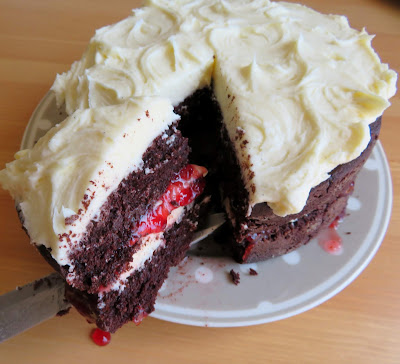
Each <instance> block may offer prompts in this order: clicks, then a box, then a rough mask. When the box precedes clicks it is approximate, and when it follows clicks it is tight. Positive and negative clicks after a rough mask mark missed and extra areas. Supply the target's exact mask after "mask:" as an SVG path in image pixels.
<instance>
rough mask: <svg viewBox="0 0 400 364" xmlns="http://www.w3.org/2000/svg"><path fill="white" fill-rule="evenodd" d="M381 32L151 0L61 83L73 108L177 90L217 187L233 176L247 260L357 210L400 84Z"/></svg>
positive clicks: (230, 190)
mask: <svg viewBox="0 0 400 364" xmlns="http://www.w3.org/2000/svg"><path fill="white" fill-rule="evenodd" d="M371 40H372V37H371V36H370V35H368V34H367V32H366V31H365V30H362V31H361V32H360V31H357V30H354V29H352V28H351V27H350V26H349V24H348V21H347V19H346V18H345V17H343V16H334V15H323V14H319V13H317V12H315V11H313V10H311V9H309V8H307V7H304V6H301V5H298V4H292V3H285V2H270V1H268V0H258V1H241V0H240V1H239V0H238V1H235V0H233V1H229V2H228V1H222V0H200V1H184V0H182V1H180V0H176V1H166V0H152V1H145V2H144V6H143V7H142V8H140V9H136V10H134V12H133V14H132V15H131V16H129V17H128V18H126V19H124V20H122V21H121V22H119V23H116V24H113V25H110V26H107V27H104V28H101V29H99V30H98V31H97V32H96V34H95V35H94V37H93V38H92V39H91V41H90V43H89V46H88V48H87V50H86V51H85V53H84V54H83V56H82V59H81V60H79V61H77V62H75V63H74V64H73V65H72V67H71V70H70V71H68V72H66V73H64V74H61V75H58V76H57V78H56V81H55V82H54V85H53V87H52V90H53V91H54V92H55V94H56V98H57V102H58V104H59V105H60V106H61V105H65V107H66V110H67V112H68V113H71V112H73V111H74V110H76V109H80V108H84V107H96V106H98V105H102V104H104V103H115V104H118V103H120V102H123V100H125V99H126V98H127V97H131V96H140V95H153V94H157V95H162V96H165V97H167V98H168V99H169V100H170V101H171V102H172V104H173V105H174V106H175V110H176V112H177V113H179V114H180V115H181V116H182V120H183V123H182V124H183V125H182V132H183V133H184V135H186V136H188V137H189V139H190V143H191V145H192V149H193V153H192V156H193V158H194V160H197V161H199V162H198V163H201V164H202V163H204V165H206V166H207V168H208V169H209V170H210V174H209V178H210V183H209V186H210V187H209V188H210V189H211V192H213V193H214V195H216V193H215V190H217V189H218V187H217V186H218V185H220V184H221V188H220V189H221V191H222V193H221V195H222V200H223V204H224V205H225V207H226V211H227V214H228V217H229V220H230V224H231V227H232V235H233V241H234V246H235V247H236V251H237V259H238V260H239V261H255V260H261V259H265V258H267V257H273V256H276V255H279V254H283V253H285V252H287V251H290V250H291V249H294V248H296V247H297V246H300V245H302V244H304V243H305V242H307V241H308V240H309V239H310V238H311V237H313V236H314V235H315V233H316V232H317V231H318V230H319V229H320V228H321V227H324V226H326V225H327V224H329V223H330V222H331V221H332V220H333V219H335V218H336V216H337V215H338V214H341V213H342V212H343V210H344V207H345V205H346V201H347V198H346V196H348V193H349V191H350V185H351V183H353V181H354V178H355V175H356V172H357V171H358V170H359V168H360V167H361V165H362V163H363V162H364V161H365V159H366V157H367V155H368V153H369V152H370V149H371V148H372V146H373V143H374V141H375V138H376V136H377V134H378V129H377V127H375V126H374V127H373V129H372V138H371V135H370V124H372V123H374V122H375V120H376V119H377V118H378V117H380V115H382V113H383V111H384V110H385V108H387V107H388V106H389V105H390V104H389V102H388V99H389V98H390V97H391V96H393V95H394V93H395V91H396V87H395V83H396V78H397V75H396V74H395V72H394V71H392V70H390V69H389V68H388V66H387V65H386V64H382V63H381V62H380V59H379V57H378V55H377V54H376V53H375V52H374V50H373V49H372V47H371ZM75 90H79V92H75ZM379 123H380V122H378V124H379ZM220 131H221V133H222V135H221V136H219V135H218V134H219V133H220ZM360 155H361V157H360ZM217 159H218V163H216V160H217ZM352 161H354V162H352ZM348 163H351V164H348ZM342 165H344V166H346V167H338V166H342ZM343 170H345V171H346V172H342V171H343ZM343 173H344V174H343ZM336 176H338V177H336ZM220 181H221V183H220ZM213 189H214V191H212V190H213ZM317 201H318V203H317ZM215 205H218V203H217V202H216V203H215Z"/></svg>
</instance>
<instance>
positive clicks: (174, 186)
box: [130, 164, 207, 245]
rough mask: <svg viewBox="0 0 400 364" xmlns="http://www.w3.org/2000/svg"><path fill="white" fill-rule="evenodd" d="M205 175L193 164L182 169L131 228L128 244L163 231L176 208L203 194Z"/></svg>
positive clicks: (204, 172) (204, 171)
mask: <svg viewBox="0 0 400 364" xmlns="http://www.w3.org/2000/svg"><path fill="white" fill-rule="evenodd" d="M206 174H207V169H206V168H204V167H200V166H196V165H194V164H188V165H187V166H186V167H184V168H182V169H181V170H180V171H179V173H178V174H177V175H176V176H175V178H174V179H173V180H172V181H171V183H170V185H169V186H168V188H167V190H166V191H165V192H164V194H163V196H162V197H161V199H160V200H159V201H158V202H157V203H156V205H155V207H154V208H153V209H152V210H151V211H149V212H147V213H146V214H145V215H144V216H143V217H142V218H141V219H140V221H139V222H138V223H137V224H136V226H135V227H134V228H133V234H132V240H131V241H130V244H131V245H133V244H135V243H136V242H137V241H138V240H139V239H140V238H141V237H143V236H146V235H148V234H152V233H160V232H162V231H164V229H165V228H166V226H167V222H168V216H169V214H170V213H171V212H172V211H173V210H175V209H176V208H178V207H181V206H186V205H188V204H190V203H191V202H193V201H194V200H195V198H196V197H197V196H199V195H200V194H201V193H202V192H203V190H204V186H205V181H204V176H205V175H206Z"/></svg>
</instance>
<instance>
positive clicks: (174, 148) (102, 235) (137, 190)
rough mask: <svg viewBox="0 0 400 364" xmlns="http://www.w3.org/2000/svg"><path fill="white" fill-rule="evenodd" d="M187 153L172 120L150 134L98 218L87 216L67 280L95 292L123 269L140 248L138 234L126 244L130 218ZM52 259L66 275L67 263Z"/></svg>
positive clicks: (143, 207)
mask: <svg viewBox="0 0 400 364" xmlns="http://www.w3.org/2000/svg"><path fill="white" fill-rule="evenodd" d="M167 136H168V137H167ZM188 154H189V147H188V143H187V139H186V138H184V137H182V135H181V133H180V132H179V131H178V130H176V126H171V127H170V128H169V130H167V131H166V132H165V133H163V135H160V136H159V137H157V138H156V139H155V140H154V142H153V143H152V145H151V146H150V147H149V148H148V149H147V151H146V152H145V154H144V155H143V161H144V165H143V167H142V169H140V170H138V171H135V172H132V173H131V174H130V175H129V176H128V177H126V178H125V179H124V180H123V181H121V183H120V184H119V186H118V188H117V190H116V191H114V192H113V193H112V194H111V195H110V196H109V197H108V199H107V202H106V203H105V204H104V205H103V206H102V210H101V213H100V218H99V219H98V220H97V221H91V223H90V224H89V226H88V228H87V233H86V235H85V237H84V238H83V239H82V241H81V243H80V246H79V247H77V249H76V250H74V251H72V252H71V254H70V259H71V261H73V262H75V267H74V273H75V276H74V278H73V280H72V282H70V284H72V285H73V286H74V287H75V288H77V289H79V290H86V291H88V292H89V293H94V292H97V291H98V289H99V288H100V287H101V286H104V287H106V286H107V285H108V284H110V283H112V282H113V281H114V280H115V277H116V276H118V275H119V274H121V273H122V272H124V271H125V270H126V269H127V267H128V265H129V262H130V261H131V260H132V254H133V253H134V252H135V251H136V250H137V249H139V248H140V242H141V241H140V240H139V242H138V243H136V244H134V245H133V246H131V245H130V244H129V241H130V239H131V234H132V227H133V226H134V223H135V221H138V220H140V218H141V217H142V216H143V215H144V214H145V213H146V211H147V210H148V209H149V208H150V207H151V206H152V205H153V204H154V203H155V202H156V201H158V200H159V199H160V197H161V195H162V194H163V193H164V191H165V189H166V188H167V187H168V184H169V183H170V181H171V180H172V179H173V177H174V175H175V174H176V173H177V172H179V170H180V169H181V168H182V167H183V166H185V165H186V164H187V162H188ZM39 251H40V252H41V253H42V254H43V255H44V256H45V257H46V259H47V260H49V258H50V257H51V255H50V254H47V253H46V248H44V247H43V246H42V247H39ZM51 260H52V259H51ZM52 265H53V266H54V267H55V268H56V269H57V270H58V271H59V272H60V273H61V274H62V275H63V276H64V277H67V275H68V269H69V267H68V265H66V266H58V264H54V262H53V264H52Z"/></svg>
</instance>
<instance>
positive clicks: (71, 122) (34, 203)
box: [0, 97, 178, 265]
mask: <svg viewBox="0 0 400 364" xmlns="http://www.w3.org/2000/svg"><path fill="white" fill-rule="evenodd" d="M177 119H178V116H177V115H176V114H174V113H173V108H172V105H171V104H170V102H169V101H168V100H167V99H163V98H154V97H143V98H138V99H135V100H129V101H128V102H126V103H124V104H121V105H114V106H105V107H100V108H97V109H86V110H83V111H81V110H78V111H76V112H75V113H73V114H72V115H71V116H70V117H68V118H67V119H65V120H64V121H63V122H61V123H60V124H58V125H57V126H55V127H54V128H52V129H51V130H50V131H49V132H48V133H47V134H46V135H45V136H44V137H42V138H41V139H40V140H39V141H38V142H37V143H36V145H35V146H34V147H33V148H32V149H26V150H22V151H20V152H18V153H16V155H15V157H16V160H15V161H13V162H11V163H8V164H7V165H6V168H5V169H3V170H1V171H0V183H1V185H2V186H3V188H4V189H7V190H9V192H10V194H11V195H12V197H13V198H14V199H15V201H16V204H17V206H19V208H20V209H21V211H22V215H23V217H24V227H25V228H26V229H27V231H28V232H29V235H30V238H31V241H32V242H33V243H34V244H36V245H44V246H46V247H47V248H51V254H52V256H53V258H54V259H56V260H57V262H58V263H59V264H60V265H66V264H72V263H71V262H70V261H69V253H70V251H71V249H75V248H76V246H78V245H77V243H78V242H79V241H80V240H81V238H82V237H83V236H84V234H85V232H86V227H87V225H88V224H89V222H90V221H91V220H95V221H96V219H98V218H99V215H98V214H99V211H100V208H101V207H102V205H103V204H104V203H105V202H106V200H107V198H108V196H109V195H110V194H111V193H112V192H113V191H114V190H115V189H116V188H117V187H118V185H119V183H120V182H121V180H122V179H124V178H125V177H126V176H128V175H129V173H131V172H132V171H135V170H138V169H140V168H141V167H142V166H143V160H142V155H143V153H144V152H145V151H146V149H147V148H148V147H149V146H150V145H151V143H152V142H153V140H154V139H155V138H156V137H157V136H159V135H162V133H163V132H164V131H165V130H166V129H168V127H169V126H170V125H171V124H172V123H174V122H175V121H176V120H177Z"/></svg>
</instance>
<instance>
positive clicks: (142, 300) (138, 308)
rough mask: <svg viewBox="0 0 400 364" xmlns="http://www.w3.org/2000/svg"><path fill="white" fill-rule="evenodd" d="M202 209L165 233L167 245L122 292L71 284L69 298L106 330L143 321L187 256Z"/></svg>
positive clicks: (187, 214) (132, 277) (156, 252)
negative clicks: (171, 273) (171, 272)
mask: <svg viewBox="0 0 400 364" xmlns="http://www.w3.org/2000/svg"><path fill="white" fill-rule="evenodd" d="M198 210H199V205H198V204H197V205H195V206H194V207H193V208H192V209H190V210H187V211H186V213H185V215H184V217H183V219H182V221H181V222H180V223H176V224H175V225H174V226H172V227H171V228H170V229H169V230H167V231H166V232H165V234H164V237H165V246H164V247H160V248H159V249H158V250H156V251H155V252H154V254H153V257H152V259H151V260H148V261H147V262H146V263H145V265H144V267H143V268H142V269H141V270H140V271H136V272H135V273H134V274H132V276H130V277H129V278H128V281H127V284H126V287H125V289H124V290H123V291H122V292H119V291H118V290H117V291H109V292H103V293H100V294H99V293H95V294H89V293H86V292H81V291H79V290H77V289H74V288H72V287H70V286H67V289H66V298H67V299H68V300H69V301H70V302H71V303H72V304H73V305H74V306H75V307H76V308H77V309H78V311H79V312H80V313H81V314H82V315H84V316H85V317H86V318H87V319H88V320H89V321H91V322H95V323H96V325H97V326H98V327H99V328H100V329H102V330H105V331H108V332H115V331H116V330H117V329H118V328H119V327H121V326H122V325H123V324H125V323H127V322H129V321H134V322H135V323H136V324H138V323H140V321H141V320H142V319H143V318H144V317H145V316H147V315H148V314H150V313H151V312H152V311H154V303H155V300H156V298H157V292H158V290H159V289H160V288H161V285H162V284H163V282H164V280H165V279H166V278H167V275H168V272H169V269H170V267H171V266H174V265H176V264H178V263H179V262H180V261H181V260H182V259H183V257H184V255H185V253H186V251H187V249H188V247H189V244H190V242H191V239H192V235H193V232H194V230H195V229H196V226H197V223H196V221H197V217H198Z"/></svg>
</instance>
